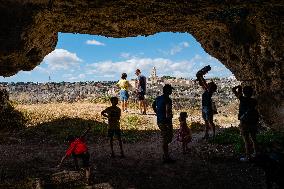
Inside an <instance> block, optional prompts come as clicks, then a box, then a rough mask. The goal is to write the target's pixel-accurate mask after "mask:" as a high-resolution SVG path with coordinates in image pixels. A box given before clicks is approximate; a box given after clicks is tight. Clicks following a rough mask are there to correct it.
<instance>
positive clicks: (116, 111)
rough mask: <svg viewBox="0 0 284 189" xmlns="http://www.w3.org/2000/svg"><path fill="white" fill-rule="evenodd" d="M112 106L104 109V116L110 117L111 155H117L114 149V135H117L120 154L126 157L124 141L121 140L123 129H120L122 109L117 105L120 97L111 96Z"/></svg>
mask: <svg viewBox="0 0 284 189" xmlns="http://www.w3.org/2000/svg"><path fill="white" fill-rule="evenodd" d="M110 102H111V106H110V107H107V108H106V109H105V110H103V111H102V113H101V114H102V116H104V117H107V118H108V137H109V138H110V148H111V157H115V153H114V151H113V137H114V135H116V136H117V139H118V141H119V147H120V154H121V157H124V152H123V148H122V141H121V130H120V116H121V110H120V108H119V107H117V104H118V98H117V97H111V98H110Z"/></svg>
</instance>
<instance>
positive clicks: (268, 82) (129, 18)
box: [0, 0, 284, 128]
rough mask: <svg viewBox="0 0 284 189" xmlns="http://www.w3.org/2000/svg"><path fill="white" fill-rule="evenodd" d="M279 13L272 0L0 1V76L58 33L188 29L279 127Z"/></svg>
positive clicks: (20, 66)
mask: <svg viewBox="0 0 284 189" xmlns="http://www.w3.org/2000/svg"><path fill="white" fill-rule="evenodd" d="M283 15H284V2H283V1H279V0H255V1H240V0H235V1H229V0H190V1H189V0H171V1H162V0H115V1H114V0H108V1H106V0H93V1H91V0H69V1H63V0H5V1H4V0H1V1H0V75H1V76H10V75H14V74H16V73H17V72H18V71H19V70H32V69H33V68H35V66H37V65H38V64H39V63H40V62H41V61H42V60H43V58H44V56H46V55H47V54H48V53H50V52H51V51H52V50H54V48H55V46H56V43H57V33H58V32H70V33H82V34H94V35H103V36H109V37H129V36H137V35H152V34H155V33H158V32H187V33H190V34H192V35H193V36H194V37H195V38H196V39H197V40H198V41H199V42H200V43H201V45H202V47H203V48H204V49H205V51H206V52H208V53H209V54H211V55H212V56H214V57H216V58H217V59H219V60H220V61H221V62H222V63H223V64H224V65H225V66H226V67H227V68H228V69H230V70H231V71H232V72H233V73H234V75H235V76H236V78H237V79H239V80H241V81H243V83H244V84H250V85H253V86H254V87H255V88H256V91H257V97H258V99H259V103H260V111H261V113H262V115H263V116H264V118H265V121H266V123H267V124H268V126H271V127H274V128H280V127H282V128H283V127H284V126H283V123H284V105H283V89H282V85H283V77H284V74H283V55H284V47H283V46H284V45H283V44H284V32H283V30H284V19H283V17H284V16H283Z"/></svg>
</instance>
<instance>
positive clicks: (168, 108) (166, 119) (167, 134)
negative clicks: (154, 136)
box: [152, 84, 174, 163]
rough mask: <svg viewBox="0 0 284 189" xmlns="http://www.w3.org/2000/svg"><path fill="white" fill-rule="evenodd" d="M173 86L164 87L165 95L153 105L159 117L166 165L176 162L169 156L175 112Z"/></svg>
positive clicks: (158, 122) (159, 97)
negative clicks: (173, 110)
mask: <svg viewBox="0 0 284 189" xmlns="http://www.w3.org/2000/svg"><path fill="white" fill-rule="evenodd" d="M172 89H173V88H172V86H171V85H169V84H166V85H165V86H164V87H163V95H161V96H158V97H157V98H156V99H155V101H154V102H153V104H152V108H153V110H154V112H155V113H156V115H157V124H158V127H159V129H160V130H161V135H162V148H163V153H164V155H163V161H164V163H173V162H174V160H173V159H171V158H170V156H169V146H168V145H169V143H171V142H172V139H173V122H172V119H173V112H172V100H171V98H170V95H171V94H172Z"/></svg>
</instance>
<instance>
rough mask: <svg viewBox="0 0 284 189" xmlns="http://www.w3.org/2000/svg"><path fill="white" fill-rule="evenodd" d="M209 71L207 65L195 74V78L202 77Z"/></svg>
mask: <svg viewBox="0 0 284 189" xmlns="http://www.w3.org/2000/svg"><path fill="white" fill-rule="evenodd" d="M210 70H211V66H210V65H208V66H205V67H204V68H202V69H201V70H199V71H198V72H197V73H196V76H197V77H198V76H202V75H204V74H206V73H207V72H209V71H210Z"/></svg>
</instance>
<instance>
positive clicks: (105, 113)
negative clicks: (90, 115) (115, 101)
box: [101, 109, 108, 118]
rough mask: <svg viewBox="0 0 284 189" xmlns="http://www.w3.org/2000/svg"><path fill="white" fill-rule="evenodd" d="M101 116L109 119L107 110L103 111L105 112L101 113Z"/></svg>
mask: <svg viewBox="0 0 284 189" xmlns="http://www.w3.org/2000/svg"><path fill="white" fill-rule="evenodd" d="M101 115H102V116H104V117H107V118H108V113H107V109H105V110H103V111H102V112H101Z"/></svg>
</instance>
